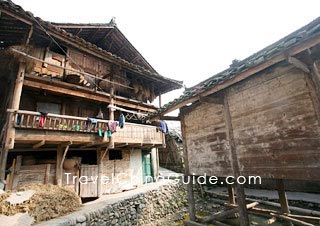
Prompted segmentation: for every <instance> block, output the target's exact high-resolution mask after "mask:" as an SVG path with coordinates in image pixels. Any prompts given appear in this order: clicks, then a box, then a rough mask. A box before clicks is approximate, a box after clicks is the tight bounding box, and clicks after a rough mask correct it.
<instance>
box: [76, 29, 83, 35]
mask: <svg viewBox="0 0 320 226" xmlns="http://www.w3.org/2000/svg"><path fill="white" fill-rule="evenodd" d="M81 31H82V28H79V30H78V31H77V33H75V35H76V36H78V35H79V34H80V33H81Z"/></svg>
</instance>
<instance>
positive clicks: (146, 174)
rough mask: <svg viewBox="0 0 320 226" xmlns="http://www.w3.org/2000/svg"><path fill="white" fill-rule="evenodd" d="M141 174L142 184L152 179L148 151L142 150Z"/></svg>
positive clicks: (149, 153)
mask: <svg viewBox="0 0 320 226" xmlns="http://www.w3.org/2000/svg"><path fill="white" fill-rule="evenodd" d="M142 176H143V183H144V184H145V183H150V182H152V181H153V179H152V161H151V152H149V151H142Z"/></svg>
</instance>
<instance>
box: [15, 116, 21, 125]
mask: <svg viewBox="0 0 320 226" xmlns="http://www.w3.org/2000/svg"><path fill="white" fill-rule="evenodd" d="M21 117H22V114H20V113H18V115H17V123H16V124H17V126H20V123H21Z"/></svg>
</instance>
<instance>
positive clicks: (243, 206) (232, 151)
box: [223, 92, 249, 226]
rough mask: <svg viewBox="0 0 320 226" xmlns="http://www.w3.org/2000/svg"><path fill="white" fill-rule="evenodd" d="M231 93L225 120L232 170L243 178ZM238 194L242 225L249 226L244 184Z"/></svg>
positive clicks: (227, 95) (226, 106)
mask: <svg viewBox="0 0 320 226" xmlns="http://www.w3.org/2000/svg"><path fill="white" fill-rule="evenodd" d="M228 98H229V93H228V92H226V93H225V95H224V108H223V110H224V118H225V124H226V133H227V139H228V143H229V151H230V156H231V165H232V170H233V174H234V177H235V178H238V177H239V176H241V174H240V170H239V163H238V156H237V147H236V142H235V139H234V135H233V126H232V119H231V113H230V109H229V100H228ZM236 194H237V204H238V209H239V216H240V225H241V226H247V225H249V217H248V212H247V208H246V197H245V193H244V187H243V185H242V184H239V183H236Z"/></svg>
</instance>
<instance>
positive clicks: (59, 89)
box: [23, 80, 155, 112]
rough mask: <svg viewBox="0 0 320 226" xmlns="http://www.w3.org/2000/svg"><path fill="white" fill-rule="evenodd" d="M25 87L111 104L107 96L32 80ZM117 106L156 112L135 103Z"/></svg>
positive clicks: (119, 102) (26, 82)
mask: <svg viewBox="0 0 320 226" xmlns="http://www.w3.org/2000/svg"><path fill="white" fill-rule="evenodd" d="M23 84H24V86H26V87H30V88H35V89H41V90H47V91H50V92H52V93H59V94H65V95H68V96H74V97H80V98H84V99H90V100H93V101H98V102H104V103H110V97H108V96H107V95H104V96H103V95H100V94H97V93H94V92H92V93H88V91H87V92H83V91H82V90H81V91H80V90H79V91H78V90H71V89H70V88H64V87H57V86H55V85H50V84H44V83H40V82H36V81H30V80H25V81H24V82H23ZM53 84H55V83H53ZM114 102H115V104H116V105H120V106H124V107H128V108H134V109H138V110H142V111H148V112H154V111H155V109H153V108H151V107H150V108H148V107H144V106H141V105H139V104H133V103H126V102H124V101H122V100H115V101H114Z"/></svg>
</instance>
